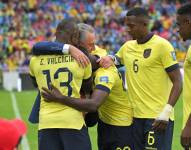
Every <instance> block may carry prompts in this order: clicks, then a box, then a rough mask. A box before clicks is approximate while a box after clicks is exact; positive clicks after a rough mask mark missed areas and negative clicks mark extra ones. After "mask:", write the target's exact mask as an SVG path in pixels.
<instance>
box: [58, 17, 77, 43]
mask: <svg viewBox="0 0 191 150" xmlns="http://www.w3.org/2000/svg"><path fill="white" fill-rule="evenodd" d="M79 36H80V32H79V29H78V25H77V21H76V20H75V19H73V18H69V19H63V20H62V21H61V22H60V23H59V24H58V26H57V28H56V40H58V41H60V42H65V43H67V44H72V45H74V46H77V45H78V43H79Z"/></svg>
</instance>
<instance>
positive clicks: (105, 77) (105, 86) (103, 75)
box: [95, 70, 115, 93]
mask: <svg viewBox="0 0 191 150" xmlns="http://www.w3.org/2000/svg"><path fill="white" fill-rule="evenodd" d="M114 85H115V79H114V76H113V75H112V74H111V73H110V72H108V71H103V70H100V71H99V72H98V73H97V74H96V77H95V88H96V89H100V90H103V91H105V92H107V93H110V91H111V89H112V88H113V86H114Z"/></svg>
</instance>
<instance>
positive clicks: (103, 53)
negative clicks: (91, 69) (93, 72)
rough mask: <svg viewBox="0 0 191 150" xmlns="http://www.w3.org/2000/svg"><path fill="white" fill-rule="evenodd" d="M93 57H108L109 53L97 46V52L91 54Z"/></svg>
mask: <svg viewBox="0 0 191 150" xmlns="http://www.w3.org/2000/svg"><path fill="white" fill-rule="evenodd" d="M91 54H92V55H97V56H99V57H102V56H106V55H107V51H106V50H105V49H102V48H100V47H98V46H97V45H96V46H95V50H94V51H92V52H91Z"/></svg>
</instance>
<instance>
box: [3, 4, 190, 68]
mask: <svg viewBox="0 0 191 150" xmlns="http://www.w3.org/2000/svg"><path fill="white" fill-rule="evenodd" d="M185 1H188V0H185ZM185 1H184V0H182V1H181V0H180V1H178V0H177V1H176V0H1V1H0V26H1V28H0V68H2V69H3V70H18V71H23V70H27V68H28V64H29V60H30V57H31V56H30V55H31V54H30V52H31V48H32V46H33V44H34V43H36V42H38V41H44V40H54V33H55V28H56V26H57V24H58V22H59V21H60V20H61V19H64V18H68V17H75V18H77V19H78V20H79V21H80V22H84V23H88V24H90V25H93V26H94V27H95V30H96V33H97V44H98V45H99V46H101V47H103V48H105V49H107V50H108V52H109V53H114V52H116V51H117V50H118V49H119V48H120V46H121V45H122V44H123V43H124V42H125V41H127V40H128V39H130V37H129V36H128V34H127V32H126V28H125V26H124V20H123V18H124V16H125V14H126V12H127V10H128V9H129V8H131V7H133V6H135V5H137V6H144V7H146V8H148V10H149V12H150V15H151V18H152V22H151V25H150V28H151V30H152V31H153V32H155V33H157V34H159V35H160V36H162V37H164V38H166V39H168V40H169V41H170V42H171V43H172V44H173V46H174V47H175V48H176V50H177V51H180V52H181V51H183V52H184V51H185V50H186V49H187V43H186V44H185V43H183V42H182V41H181V39H180V38H179V36H178V33H177V31H176V28H175V26H176V23H175V15H176V10H177V8H178V7H179V6H180V5H181V3H184V2H185Z"/></svg>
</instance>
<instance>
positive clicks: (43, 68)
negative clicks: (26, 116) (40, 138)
mask: <svg viewBox="0 0 191 150" xmlns="http://www.w3.org/2000/svg"><path fill="white" fill-rule="evenodd" d="M91 74H92V72H91V65H89V66H88V67H86V68H85V69H84V68H80V67H79V66H78V64H77V62H76V61H75V60H74V58H73V57H72V56H71V55H46V56H34V57H32V58H31V60H30V75H31V76H33V77H35V78H36V81H37V84H38V88H39V90H40V91H41V89H42V87H47V88H48V85H49V83H50V82H51V83H52V84H54V85H55V86H56V87H57V88H59V90H60V91H61V92H62V94H63V95H67V96H70V97H75V98H79V97H80V94H79V91H80V88H81V84H82V80H83V79H88V78H90V76H91ZM83 125H84V119H83V115H82V112H80V111H78V110H76V109H73V108H71V107H68V106H65V105H62V104H59V103H55V102H51V103H47V102H45V101H44V99H43V98H42V97H41V104H40V114H39V130H40V129H47V128H70V129H81V128H82V126H83Z"/></svg>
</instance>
